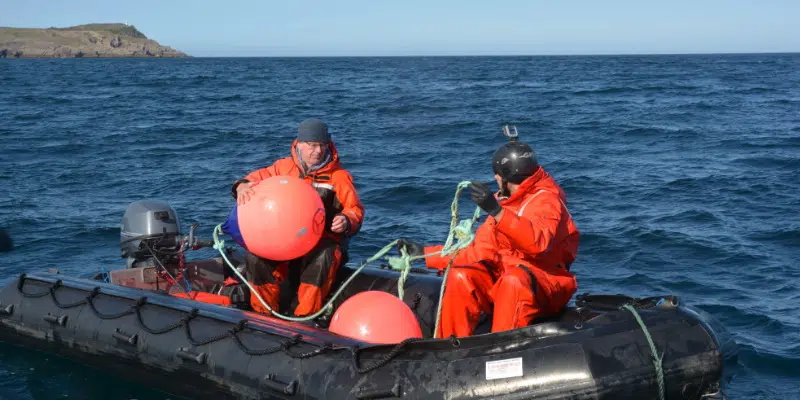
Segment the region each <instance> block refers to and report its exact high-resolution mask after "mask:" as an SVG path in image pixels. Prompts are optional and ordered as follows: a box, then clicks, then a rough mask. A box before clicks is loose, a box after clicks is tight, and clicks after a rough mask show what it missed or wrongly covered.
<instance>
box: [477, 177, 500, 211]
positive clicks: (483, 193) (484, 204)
mask: <svg viewBox="0 0 800 400" xmlns="http://www.w3.org/2000/svg"><path fill="white" fill-rule="evenodd" d="M469 190H471V191H472V193H470V196H469V197H470V199H472V201H473V202H474V203H475V204H477V205H478V207H480V208H482V209H483V211H486V213H488V214H489V215H491V216H492V217H496V216H497V214H499V213H500V212H501V211H503V207H500V203H498V202H497V199H496V198H495V197H494V193H492V191H491V190H489V187H488V186H486V185H484V184H483V183H480V182H472V183H470V184H469Z"/></svg>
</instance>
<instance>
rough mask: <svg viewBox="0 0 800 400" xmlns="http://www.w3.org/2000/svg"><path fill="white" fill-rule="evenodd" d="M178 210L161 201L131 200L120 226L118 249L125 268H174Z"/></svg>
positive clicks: (179, 238) (177, 256) (177, 258)
mask: <svg viewBox="0 0 800 400" xmlns="http://www.w3.org/2000/svg"><path fill="white" fill-rule="evenodd" d="M180 227H181V226H180V221H179V219H178V213H177V212H175V210H174V209H173V208H172V207H170V206H169V204H167V203H166V202H164V201H161V200H152V199H147V200H139V201H136V202H133V203H131V204H130V205H129V206H128V208H127V210H125V215H124V216H123V217H122V225H121V226H120V252H121V256H122V258H125V259H126V265H127V267H128V268H138V267H157V266H159V263H161V264H162V265H163V266H164V267H165V268H167V269H172V268H170V267H173V268H174V267H177V266H178V264H179V263H180V257H181V246H182V244H183V236H182V235H181V231H180Z"/></svg>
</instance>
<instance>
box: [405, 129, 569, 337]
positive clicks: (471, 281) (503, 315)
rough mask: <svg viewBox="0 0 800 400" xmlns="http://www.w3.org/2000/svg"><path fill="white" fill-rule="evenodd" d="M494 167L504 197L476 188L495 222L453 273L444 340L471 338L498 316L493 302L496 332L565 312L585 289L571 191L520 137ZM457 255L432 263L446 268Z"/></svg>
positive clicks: (410, 247)
mask: <svg viewBox="0 0 800 400" xmlns="http://www.w3.org/2000/svg"><path fill="white" fill-rule="evenodd" d="M492 164H493V169H494V173H495V180H496V181H497V184H498V186H499V187H500V192H499V193H498V196H497V198H495V195H493V194H492V193H491V192H490V190H489V188H488V187H487V186H486V185H484V184H482V183H476V182H472V184H471V185H470V190H471V196H470V197H471V199H472V201H474V202H475V203H476V204H478V206H480V207H481V208H482V209H483V210H484V211H486V212H487V213H489V217H488V219H487V221H486V222H485V223H484V224H483V225H481V227H480V228H478V230H477V231H476V234H475V240H474V241H473V243H472V244H471V245H470V246H468V247H466V248H464V249H462V250H461V251H460V252H458V253H457V255H456V258H455V260H454V262H453V266H452V267H451V268H450V272H449V273H448V277H447V283H446V287H445V293H444V297H443V299H442V303H443V304H442V315H441V322H440V324H439V326H440V328H439V329H440V330H439V332H437V337H448V336H451V335H455V336H458V337H461V336H469V335H471V334H472V332H473V330H474V329H475V327H476V326H477V324H478V320H479V317H480V313H481V312H485V313H490V312H492V305H494V310H493V311H494V312H493V317H492V318H493V319H492V332H500V331H504V330H509V329H515V328H520V327H524V326H526V325H528V324H529V323H530V322H531V321H533V320H534V319H535V318H539V317H543V316H547V315H552V314H555V313H558V312H559V311H560V310H561V309H562V308H563V307H565V306H566V305H567V303H568V302H569V299H570V298H571V297H572V295H573V294H574V293H575V291H576V290H577V282H576V280H575V276H574V275H573V274H572V273H570V272H569V267H570V264H572V262H573V261H574V260H575V257H576V255H577V251H578V241H579V237H580V233H579V232H578V229H577V228H576V227H575V224H574V223H573V221H572V217H571V216H570V214H569V211H567V207H566V195H565V194H564V191H563V190H562V189H561V187H560V186H559V185H558V184H557V183H556V182H555V181H554V180H553V178H552V177H551V176H550V175H549V174H548V173H547V172H545V170H544V169H543V168H542V167H541V166H539V165H538V162H537V160H536V155H535V153H534V151H533V149H531V147H530V146H528V145H527V144H525V143H521V142H517V141H515V140H514V139H512V141H511V142H510V143H507V144H505V145H503V146H502V147H500V149H498V150H497V151H496V152H495V154H494V157H493V159H492ZM498 199H499V201H498ZM398 247H399V248H405V249H406V251H407V252H408V253H409V254H410V255H412V256H420V255H423V254H430V253H433V252H436V251H439V250H441V249H442V246H426V247H423V246H422V245H421V244H418V243H414V242H411V241H408V240H406V239H401V240H400V241H399V244H398ZM451 257H452V255H451V256H448V257H442V256H440V255H432V256H429V257H426V258H425V261H426V264H427V266H428V267H429V268H436V269H439V270H442V269H444V268H445V267H446V266H447V264H448V262H449V261H450V258H451Z"/></svg>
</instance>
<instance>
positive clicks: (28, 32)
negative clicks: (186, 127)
mask: <svg viewBox="0 0 800 400" xmlns="http://www.w3.org/2000/svg"><path fill="white" fill-rule="evenodd" d="M185 57H190V56H189V55H187V54H186V53H184V52H181V51H178V50H175V49H173V48H171V47H169V46H164V45H161V44H159V43H158V42H156V41H155V40H152V39H149V38H148V37H147V36H145V34H144V33H142V32H140V31H139V30H137V29H136V27H134V26H133V25H127V24H88V25H78V26H72V27H66V28H56V27H51V28H9V27H0V58H17V59H20V58H185Z"/></svg>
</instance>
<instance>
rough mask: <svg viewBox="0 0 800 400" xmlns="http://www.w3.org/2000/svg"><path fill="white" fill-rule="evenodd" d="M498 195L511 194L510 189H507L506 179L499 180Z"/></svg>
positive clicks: (506, 195)
mask: <svg viewBox="0 0 800 400" xmlns="http://www.w3.org/2000/svg"><path fill="white" fill-rule="evenodd" d="M500 196H501V197H509V196H511V191H509V190H508V181H506V180H505V179H501V180H500Z"/></svg>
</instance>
